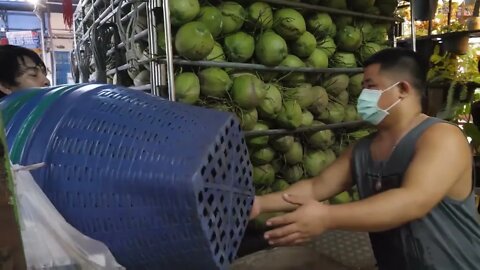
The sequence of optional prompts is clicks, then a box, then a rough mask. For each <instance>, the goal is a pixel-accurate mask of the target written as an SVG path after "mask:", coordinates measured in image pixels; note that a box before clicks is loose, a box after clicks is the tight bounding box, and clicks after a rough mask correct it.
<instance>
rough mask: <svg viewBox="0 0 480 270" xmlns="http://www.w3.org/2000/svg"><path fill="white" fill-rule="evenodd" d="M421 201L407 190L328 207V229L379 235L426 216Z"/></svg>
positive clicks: (391, 191) (389, 192)
mask: <svg viewBox="0 0 480 270" xmlns="http://www.w3.org/2000/svg"><path fill="white" fill-rule="evenodd" d="M423 215H424V213H423V211H422V208H421V207H419V202H418V200H415V199H413V198H412V196H409V194H408V191H407V190H404V189H394V190H390V191H386V192H384V193H381V194H378V195H376V196H373V197H371V198H368V199H365V200H361V201H358V202H354V203H348V204H342V205H330V206H328V214H327V216H326V217H325V218H326V219H327V223H328V228H329V229H332V230H352V231H367V232H379V231H386V230H390V229H393V228H396V227H399V226H401V225H403V224H405V223H407V222H410V221H412V220H415V219H417V218H420V217H421V216H423Z"/></svg>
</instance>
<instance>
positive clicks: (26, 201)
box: [13, 163, 125, 270]
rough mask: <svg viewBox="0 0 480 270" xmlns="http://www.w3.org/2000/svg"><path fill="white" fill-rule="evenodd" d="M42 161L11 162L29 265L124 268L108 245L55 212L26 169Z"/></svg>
mask: <svg viewBox="0 0 480 270" xmlns="http://www.w3.org/2000/svg"><path fill="white" fill-rule="evenodd" d="M43 165H44V164H43V163H42V164H35V165H31V166H25V167H24V166H20V165H13V175H14V182H15V193H16V196H17V204H18V212H19V219H20V226H21V234H22V240H23V247H24V250H25V258H26V261H27V266H28V269H51V268H55V269H88V270H97V269H98V270H105V269H125V268H124V267H122V266H121V265H119V264H118V263H117V262H116V261H115V258H114V257H113V255H112V254H111V253H110V251H109V250H108V248H107V246H105V245H104V244H103V243H101V242H99V241H97V240H94V239H91V238H89V237H87V236H85V235H83V234H82V233H80V232H79V231H78V230H76V229H75V228H73V227H72V226H71V225H70V224H68V223H67V222H66V221H65V219H64V218H63V217H62V215H61V214H60V213H58V211H57V210H56V209H55V207H54V206H53V205H52V203H51V202H50V200H49V199H48V198H47V196H45V194H44V193H43V191H42V190H41V189H40V187H39V186H38V185H37V183H36V182H35V180H34V179H33V177H32V175H31V174H30V172H29V170H33V169H36V168H39V167H42V166H43Z"/></svg>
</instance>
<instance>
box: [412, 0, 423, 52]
mask: <svg viewBox="0 0 480 270" xmlns="http://www.w3.org/2000/svg"><path fill="white" fill-rule="evenodd" d="M415 1H416V0H410V16H411V19H410V22H411V24H412V25H411V26H410V32H411V34H412V50H413V51H414V52H416V51H417V37H416V35H417V31H416V29H415V28H416V27H415V14H414V8H413V3H414V2H415ZM418 1H424V0H418Z"/></svg>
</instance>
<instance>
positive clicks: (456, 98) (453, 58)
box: [425, 46, 480, 119]
mask: <svg viewBox="0 0 480 270" xmlns="http://www.w3.org/2000/svg"><path fill="white" fill-rule="evenodd" d="M430 62H431V68H430V70H429V72H428V85H429V86H428V89H427V100H426V107H425V112H426V113H427V114H428V115H431V116H437V117H440V118H444V119H452V118H453V116H454V115H455V112H456V111H457V110H458V109H459V108H460V107H462V106H464V105H465V104H466V103H470V100H471V99H472V97H473V93H474V90H475V89H476V88H477V87H478V86H479V85H480V73H479V71H478V58H477V56H476V53H475V52H474V51H473V50H469V51H468V52H467V54H465V55H461V56H459V55H456V54H453V53H450V52H446V53H440V48H439V47H438V46H437V47H436V48H435V50H434V54H433V55H432V56H431V57H430Z"/></svg>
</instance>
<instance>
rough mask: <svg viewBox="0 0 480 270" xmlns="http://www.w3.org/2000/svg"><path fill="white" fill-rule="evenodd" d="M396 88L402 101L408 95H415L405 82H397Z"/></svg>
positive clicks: (413, 90)
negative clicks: (398, 89)
mask: <svg viewBox="0 0 480 270" xmlns="http://www.w3.org/2000/svg"><path fill="white" fill-rule="evenodd" d="M398 87H399V88H400V98H402V99H403V98H406V97H407V96H409V95H413V94H415V89H414V88H413V87H412V85H411V84H410V83H409V82H407V81H401V82H399V83H398Z"/></svg>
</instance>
